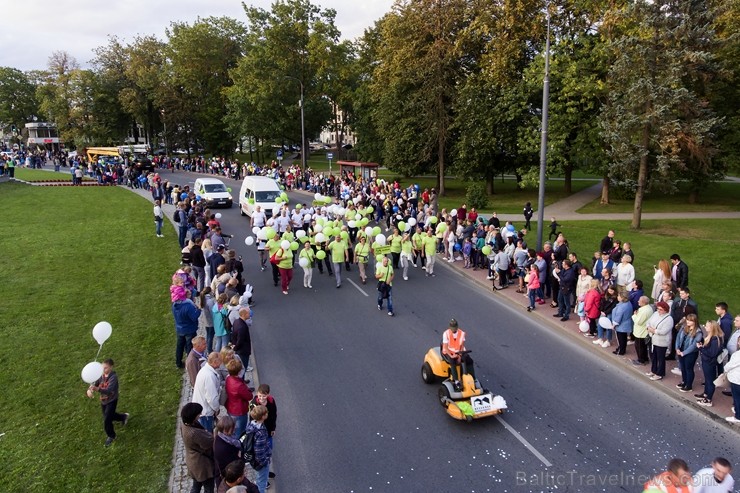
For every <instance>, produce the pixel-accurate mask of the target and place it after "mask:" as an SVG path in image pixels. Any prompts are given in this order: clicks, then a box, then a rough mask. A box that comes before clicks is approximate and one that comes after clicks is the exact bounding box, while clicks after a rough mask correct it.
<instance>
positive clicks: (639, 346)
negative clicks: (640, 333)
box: [635, 337, 650, 363]
mask: <svg viewBox="0 0 740 493" xmlns="http://www.w3.org/2000/svg"><path fill="white" fill-rule="evenodd" d="M635 352H636V353H637V361H639V362H640V363H647V362H648V361H650V360H649V359H648V350H647V339H646V338H645V337H635Z"/></svg>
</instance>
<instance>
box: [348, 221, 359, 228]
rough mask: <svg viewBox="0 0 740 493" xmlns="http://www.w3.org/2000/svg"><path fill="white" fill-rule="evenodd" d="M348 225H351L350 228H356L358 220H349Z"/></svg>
mask: <svg viewBox="0 0 740 493" xmlns="http://www.w3.org/2000/svg"><path fill="white" fill-rule="evenodd" d="M347 226H349V227H350V228H354V227H356V226H357V223H356V222H354V221H349V222H348V223H347Z"/></svg>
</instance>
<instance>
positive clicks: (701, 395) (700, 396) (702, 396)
mask: <svg viewBox="0 0 740 493" xmlns="http://www.w3.org/2000/svg"><path fill="white" fill-rule="evenodd" d="M694 397H696V398H697V399H704V398H706V397H707V394H705V393H704V392H702V393H701V394H694Z"/></svg>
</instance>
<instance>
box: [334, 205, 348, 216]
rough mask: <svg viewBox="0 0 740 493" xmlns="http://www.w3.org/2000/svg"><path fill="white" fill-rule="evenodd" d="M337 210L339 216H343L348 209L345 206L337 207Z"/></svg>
mask: <svg viewBox="0 0 740 493" xmlns="http://www.w3.org/2000/svg"><path fill="white" fill-rule="evenodd" d="M335 211H336V213H337V215H338V216H343V215H345V214H346V213H347V210H346V209H345V208H344V207H337V208H336V209H335Z"/></svg>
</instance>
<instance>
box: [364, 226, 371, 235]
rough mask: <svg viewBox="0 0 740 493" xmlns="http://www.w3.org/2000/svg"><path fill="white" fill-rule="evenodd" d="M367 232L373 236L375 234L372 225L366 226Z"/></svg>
mask: <svg viewBox="0 0 740 493" xmlns="http://www.w3.org/2000/svg"><path fill="white" fill-rule="evenodd" d="M365 234H366V235H368V236H372V235H373V228H372V227H370V226H368V227H367V228H365Z"/></svg>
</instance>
